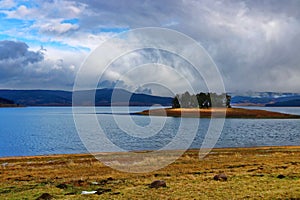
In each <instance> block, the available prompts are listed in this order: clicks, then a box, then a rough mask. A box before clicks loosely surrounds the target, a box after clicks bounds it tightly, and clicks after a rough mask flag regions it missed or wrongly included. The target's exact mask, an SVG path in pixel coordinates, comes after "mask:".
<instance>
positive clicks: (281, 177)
mask: <svg viewBox="0 0 300 200" xmlns="http://www.w3.org/2000/svg"><path fill="white" fill-rule="evenodd" d="M277 178H279V179H283V178H285V175H282V174H279V175H278V176H277Z"/></svg>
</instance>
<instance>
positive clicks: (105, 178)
mask: <svg viewBox="0 0 300 200" xmlns="http://www.w3.org/2000/svg"><path fill="white" fill-rule="evenodd" d="M219 173H225V174H226V176H227V180H226V181H224V180H223V181H222V180H219V181H217V180H214V176H215V175H216V174H219ZM155 180H164V181H165V182H166V184H167V187H161V188H150V187H149V184H150V183H151V182H152V181H155ZM93 190H95V191H98V194H81V193H82V191H93ZM43 193H48V194H49V195H50V196H48V197H52V199H300V147H261V148H225V149H214V150H213V151H212V152H210V154H209V155H207V156H206V157H205V158H204V159H202V160H199V155H198V151H197V150H189V151H187V152H186V153H185V154H184V155H183V156H181V157H180V158H179V159H178V160H176V161H175V162H174V163H172V164H171V165H169V166H167V167H165V168H163V169H160V170H158V171H154V172H151V173H142V174H134V173H125V172H120V171H117V170H114V169H111V168H109V167H107V166H104V165H103V164H102V163H101V162H100V161H98V160H96V159H95V158H94V157H93V156H91V155H54V156H36V157H15V158H1V159H0V199H37V198H38V197H40V196H41V195H42V194H43ZM44 197H45V198H44V199H47V198H46V197H47V195H46V196H45V195H44ZM40 199H42V198H40ZM50 199H51V198H50Z"/></svg>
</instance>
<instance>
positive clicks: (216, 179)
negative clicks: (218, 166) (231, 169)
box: [214, 173, 227, 181]
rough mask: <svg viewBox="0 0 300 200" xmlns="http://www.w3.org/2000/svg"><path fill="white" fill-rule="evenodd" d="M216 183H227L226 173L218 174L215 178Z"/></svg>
mask: <svg viewBox="0 0 300 200" xmlns="http://www.w3.org/2000/svg"><path fill="white" fill-rule="evenodd" d="M214 180H215V181H227V176H226V174H224V173H221V174H217V175H215V176H214Z"/></svg>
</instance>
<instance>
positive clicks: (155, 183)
mask: <svg viewBox="0 0 300 200" xmlns="http://www.w3.org/2000/svg"><path fill="white" fill-rule="evenodd" d="M149 187H150V188H160V187H167V184H166V182H165V181H163V180H157V181H153V182H152V183H151V184H150V185H149Z"/></svg>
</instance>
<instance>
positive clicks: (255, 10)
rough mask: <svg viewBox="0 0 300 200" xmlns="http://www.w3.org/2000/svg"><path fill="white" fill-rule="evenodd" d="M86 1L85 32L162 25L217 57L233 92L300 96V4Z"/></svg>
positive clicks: (266, 1)
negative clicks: (286, 93)
mask: <svg viewBox="0 0 300 200" xmlns="http://www.w3.org/2000/svg"><path fill="white" fill-rule="evenodd" d="M82 2H83V1H82ZM84 2H85V3H86V5H87V8H89V9H90V11H91V12H90V13H89V15H88V16H84V17H83V18H82V20H81V22H82V24H81V26H82V27H83V28H84V29H89V28H91V27H103V26H104V27H105V26H107V27H109V26H121V27H122V26H123V27H129V28H140V27H144V26H159V27H169V28H172V29H175V30H178V31H181V32H183V33H185V34H187V35H188V36H191V37H192V38H194V39H195V40H197V41H198V42H199V43H200V44H202V45H203V46H204V48H205V49H206V50H207V51H208V53H209V54H210V55H211V56H212V58H213V60H214V61H215V62H216V64H217V65H218V67H219V69H220V71H221V72H222V75H223V78H224V82H225V86H226V88H227V89H228V90H231V91H234V90H258V91H264V90H272V91H294V92H300V90H299V85H300V80H299V79H298V78H297V77H300V66H299V65H300V64H299V63H300V57H299V56H297V55H298V54H299V49H300V40H299V38H300V10H299V8H300V1H298V0H289V1H274V0H263V1H258V0H244V1H233V0H232V1H230V0H229V1H210V0H200V1H193V0H190V1H180V0H179V1H168V0H167V1H134V0H131V1H84ZM250 86H251V87H250Z"/></svg>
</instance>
